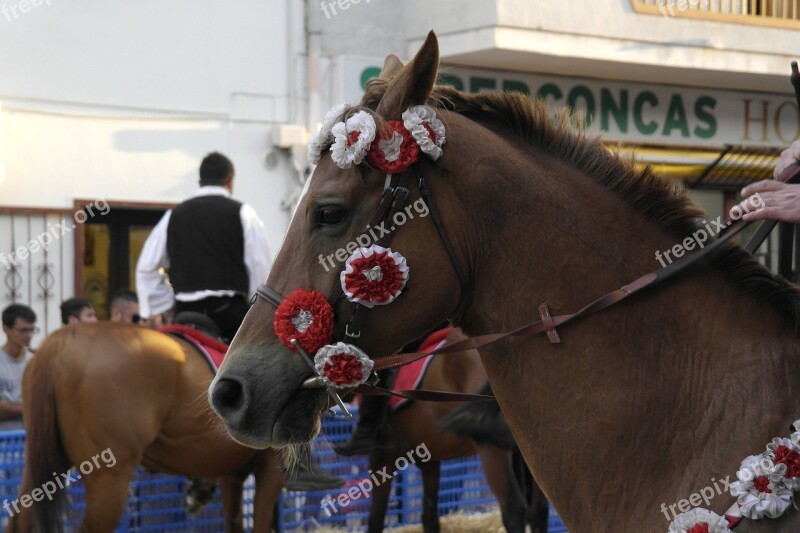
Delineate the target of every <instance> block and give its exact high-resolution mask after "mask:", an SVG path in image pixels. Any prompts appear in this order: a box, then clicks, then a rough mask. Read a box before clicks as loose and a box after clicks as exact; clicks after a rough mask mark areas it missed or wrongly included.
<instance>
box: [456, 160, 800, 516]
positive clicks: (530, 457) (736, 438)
mask: <svg viewBox="0 0 800 533" xmlns="http://www.w3.org/2000/svg"><path fill="white" fill-rule="evenodd" d="M475 165H477V168H476V170H477V171H476V172H474V175H476V176H481V178H480V179H482V180H486V176H496V177H497V180H499V183H494V184H486V183H479V184H471V185H475V186H476V187H477V188H479V189H480V188H481V187H482V188H483V189H484V190H483V191H481V192H480V193H479V194H478V196H479V197H480V198H481V201H472V202H469V200H464V202H465V203H466V204H467V205H466V206H465V207H466V208H467V209H469V210H470V211H468V212H470V213H473V217H472V220H474V221H476V222H477V223H475V224H473V225H472V226H471V227H467V228H465V229H464V232H463V234H462V235H466V236H467V237H466V238H468V239H473V240H474V241H475V242H467V243H462V244H463V245H464V246H465V247H466V249H468V250H473V251H475V250H477V251H479V252H477V253H475V255H473V257H472V261H473V262H472V264H473V265H474V269H473V272H472V279H473V280H474V282H473V283H474V284H473V287H472V294H471V300H470V302H471V305H470V307H469V311H468V313H467V315H466V316H465V317H464V321H463V324H462V326H463V327H464V329H465V331H466V332H467V333H468V334H469V335H472V336H474V335H481V334H487V333H497V332H502V331H508V330H510V329H513V328H515V327H518V326H520V325H522V324H525V323H529V322H533V321H535V320H537V319H538V318H539V316H538V312H537V310H536V309H537V306H538V305H539V304H540V303H543V302H546V303H547V304H548V305H549V306H550V310H551V312H552V313H553V314H564V313H571V312H574V311H576V310H578V309H579V308H580V307H583V306H584V305H585V304H587V303H589V302H590V301H592V300H594V299H595V298H597V297H599V296H601V295H602V294H605V293H606V292H609V291H611V290H614V289H616V288H618V287H620V286H622V285H623V284H625V283H628V282H630V281H632V280H634V279H636V278H637V277H639V276H641V275H642V274H645V273H647V272H649V271H652V270H655V269H657V268H658V267H659V266H660V265H659V264H658V263H657V262H656V260H655V259H654V257H655V255H654V254H655V251H656V250H666V249H669V248H671V247H672V246H673V245H674V244H675V243H676V242H678V239H676V238H675V237H673V236H670V235H667V234H666V232H665V231H663V230H662V229H661V228H658V227H656V226H655V224H653V223H652V222H651V221H649V220H647V218H646V217H645V216H644V215H643V214H641V213H637V212H632V209H631V208H630V207H629V206H628V205H627V204H625V203H624V202H623V201H622V200H621V199H620V198H618V197H616V196H615V195H614V194H612V193H611V192H609V191H607V190H605V189H604V188H603V187H602V186H600V185H598V184H597V183H596V182H594V180H593V179H591V178H589V177H587V176H585V175H582V174H581V173H579V172H577V171H575V170H574V169H571V168H569V167H567V166H566V165H564V164H563V163H560V162H557V161H551V160H545V161H544V162H539V163H537V162H532V161H530V160H529V159H528V160H526V161H522V160H519V159H517V160H515V159H514V158H511V157H509V158H507V159H504V160H503V161H500V162H498V161H497V160H490V159H488V158H487V159H486V167H487V168H486V169H484V170H486V172H485V173H484V172H481V168H480V166H481V163H480V162H478V163H475ZM489 168H491V171H489ZM544 168H547V169H548V170H547V172H544V171H543V169H544ZM531 174H534V175H531ZM485 221H492V223H490V224H487V223H486V222H485ZM560 334H561V337H562V339H563V342H562V343H561V344H559V345H551V344H549V343H548V341H547V338H546V337H544V336H537V337H532V338H525V339H520V340H514V341H513V342H504V343H498V344H495V345H492V346H488V347H486V348H484V349H483V350H482V356H483V361H484V365H485V367H486V370H487V373H488V375H489V378H490V382H491V383H492V386H493V388H494V390H495V393H496V395H497V397H498V400H499V402H500V404H501V407H502V409H503V411H504V413H505V414H506V417H507V420H508V423H509V425H510V427H511V428H512V430H513V432H514V434H515V436H516V437H517V440H518V441H519V444H520V448H521V449H522V451H523V453H524V455H525V457H526V460H527V462H528V464H529V466H531V468H532V470H533V471H534V473H535V475H536V478H537V481H539V482H540V483H541V484H542V487H543V488H544V489H545V492H546V493H547V495H548V496H549V497H550V498H551V499H552V500H553V501H554V503H555V505H556V507H557V508H558V509H559V510H561V512H562V513H564V514H567V515H569V516H571V517H573V520H576V521H575V522H573V524H580V525H581V526H582V527H586V526H587V525H594V526H597V527H601V528H602V527H605V526H607V525H609V524H615V525H617V524H619V525H622V526H624V527H622V529H619V530H625V531H633V530H640V531H641V530H642V529H641V524H642V523H643V522H642V521H643V520H644V519H647V520H648V521H650V523H651V524H653V525H654V530H659V531H663V525H664V523H663V522H660V520H663V519H664V518H665V517H664V516H663V515H662V512H661V510H660V509H661V507H660V505H661V503H666V505H667V506H669V505H670V504H672V503H673V502H677V501H679V500H681V499H683V498H686V497H688V496H689V495H690V494H692V493H694V492H697V491H698V490H699V489H700V488H702V487H705V486H707V485H709V484H710V482H711V480H712V478H715V479H717V480H719V479H724V478H725V476H728V475H732V476H733V475H734V474H735V472H736V470H737V469H738V467H739V464H740V462H741V460H742V459H743V458H744V457H745V456H747V455H750V454H753V453H760V452H761V451H763V448H764V445H765V444H766V443H767V442H768V441H769V440H771V438H772V437H773V436H777V435H785V434H787V428H788V426H787V424H789V423H790V422H791V421H793V420H794V419H796V418H797V417H798V416H800V406H798V405H797V402H794V401H791V400H789V398H791V397H792V394H791V392H792V383H797V380H798V379H800V371H798V368H797V363H796V362H795V361H798V360H800V354H798V353H797V352H798V348H797V343H796V341H795V337H794V335H793V334H792V332H791V331H788V330H787V327H786V326H785V322H784V320H783V319H782V318H781V317H780V316H778V314H777V312H776V311H775V310H774V309H773V308H771V307H769V306H768V305H766V304H765V303H763V302H762V301H760V300H758V299H755V298H753V297H751V296H749V295H745V294H744V293H743V292H742V291H741V290H739V288H737V287H736V286H734V285H733V284H731V283H730V282H728V281H727V280H726V279H725V278H723V277H722V274H720V273H718V272H716V271H712V270H710V269H709V268H699V267H697V268H695V269H693V270H692V271H691V272H690V273H687V274H685V275H682V276H681V277H680V278H678V279H677V280H676V281H673V282H669V283H668V284H667V285H665V286H662V287H658V288H654V289H650V290H648V291H646V292H644V293H640V294H637V295H636V296H634V297H632V298H631V299H630V300H628V301H626V302H623V303H620V304H617V305H616V306H614V307H612V308H609V309H607V310H605V311H603V312H602V313H600V314H597V315H593V316H591V317H588V318H582V319H579V321H577V322H574V323H571V324H569V325H566V326H565V327H564V328H562V330H561V331H560ZM787 353H790V354H791V355H792V356H794V357H786V354H787ZM765 413H770V415H769V416H767V415H765ZM730 503H732V502H731V497H730V496H729V495H722V496H720V497H718V498H716V500H715V501H714V502H713V503H712V508H715V509H716V510H717V511H718V512H721V511H724V510H725V509H726V508H727V506H728V505H729V504H730ZM568 525H569V524H568ZM637 528H638V529H637Z"/></svg>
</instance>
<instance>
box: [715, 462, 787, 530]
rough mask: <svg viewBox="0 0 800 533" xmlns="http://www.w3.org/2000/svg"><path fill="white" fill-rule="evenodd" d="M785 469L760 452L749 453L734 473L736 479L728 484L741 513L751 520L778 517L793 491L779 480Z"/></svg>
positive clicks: (784, 508) (783, 510)
mask: <svg viewBox="0 0 800 533" xmlns="http://www.w3.org/2000/svg"><path fill="white" fill-rule="evenodd" d="M781 467H782V468H781ZM785 471H786V467H785V465H775V464H774V463H772V461H771V460H770V459H769V458H767V457H764V456H762V455H751V456H749V457H747V458H745V460H744V461H742V466H741V468H740V470H739V471H738V472H736V477H737V478H739V481H735V482H733V483H731V487H730V491H731V494H732V495H733V496H735V497H736V501H737V502H738V504H739V510H740V511H741V513H742V516H744V517H746V518H750V519H751V520H758V519H761V518H764V517H765V516H766V517H767V518H777V517H779V516H781V515H782V514H783V513H784V512H785V511H786V509H788V508H789V505H791V503H792V491H791V490H789V489H788V488H786V487H785V486H784V485H783V483H782V482H781V481H780V480H781V479H782V478H783V473H784V472H785ZM762 490H763V491H764V492H762Z"/></svg>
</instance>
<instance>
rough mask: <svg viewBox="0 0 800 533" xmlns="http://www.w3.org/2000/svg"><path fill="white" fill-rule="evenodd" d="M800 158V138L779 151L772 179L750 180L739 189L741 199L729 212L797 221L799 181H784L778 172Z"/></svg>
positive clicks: (746, 217)
mask: <svg viewBox="0 0 800 533" xmlns="http://www.w3.org/2000/svg"><path fill="white" fill-rule="evenodd" d="M798 160H800V141H795V142H793V143H792V145H791V146H790V147H789V148H787V149H786V150H784V151H783V152H781V156H780V158H779V159H778V163H777V164H776V165H775V170H774V172H773V176H774V177H775V179H772V180H762V181H759V182H756V183H751V184H750V185H748V186H747V187H745V188H743V189H742V198H743V200H742V201H741V202H740V203H739V204H737V205H736V206H734V208H733V209H731V212H730V216H731V218H734V217H735V216H736V215H737V213H744V215H743V216H742V220H746V221H750V220H764V219H777V220H780V221H783V222H791V223H793V224H798V223H800V184H786V183H784V182H783V181H779V180H781V179H786V178H787V177H788V176H781V174H783V171H784V170H786V168H787V167H788V166H789V165H791V164H793V163H795V162H797V161H798Z"/></svg>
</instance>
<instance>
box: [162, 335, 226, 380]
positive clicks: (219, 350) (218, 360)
mask: <svg viewBox="0 0 800 533" xmlns="http://www.w3.org/2000/svg"><path fill="white" fill-rule="evenodd" d="M158 331H160V332H162V333H167V334H170V335H176V336H178V337H180V338H182V339H184V340H186V341H187V342H189V343H190V344H192V345H193V346H194V347H195V348H197V351H198V352H200V354H201V355H202V356H203V358H205V360H206V362H207V363H208V366H210V367H211V371H212V372H214V373H215V374H216V373H217V370H219V367H220V365H221V364H222V360H223V359H225V354H226V353H227V352H228V345H227V344H225V343H224V342H221V341H218V340H217V339H213V338H211V337H209V336H208V335H206V334H205V333H202V332H200V331H197V330H196V329H194V328H192V327H189V326H184V325H183V324H169V325H167V326H163V327H161V328H159V329H158Z"/></svg>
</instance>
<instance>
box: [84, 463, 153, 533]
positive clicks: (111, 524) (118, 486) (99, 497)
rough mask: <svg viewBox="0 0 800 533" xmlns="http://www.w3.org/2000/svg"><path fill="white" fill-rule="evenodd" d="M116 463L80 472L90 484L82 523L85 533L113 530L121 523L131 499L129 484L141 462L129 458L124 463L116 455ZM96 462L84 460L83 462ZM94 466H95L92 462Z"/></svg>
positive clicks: (87, 486)
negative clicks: (129, 496) (129, 497)
mask: <svg viewBox="0 0 800 533" xmlns="http://www.w3.org/2000/svg"><path fill="white" fill-rule="evenodd" d="M116 461H117V462H116V464H113V465H103V464H102V463H100V467H99V468H95V469H94V470H89V471H88V473H86V472H85V471H83V470H82V471H81V473H80V474H74V476H75V477H77V476H78V475H80V478H81V479H82V480H83V483H84V486H85V487H86V510H85V512H84V514H83V521H82V522H81V527H80V532H81V533H111V532H113V531H114V529H115V528H116V527H117V526H118V525H119V523H120V520H121V519H122V515H123V513H124V512H125V505H126V503H127V501H128V487H129V486H130V483H131V479H132V478H133V475H134V474H135V473H136V467H137V466H138V464H139V461H133V460H131V461H128V462H125V463H124V464H123V463H121V462H120V460H119V458H116ZM87 463H88V464H92V463H91V462H90V461H84V462H83V463H81V468H82V467H83V465H86V464H87ZM92 466H94V465H92Z"/></svg>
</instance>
